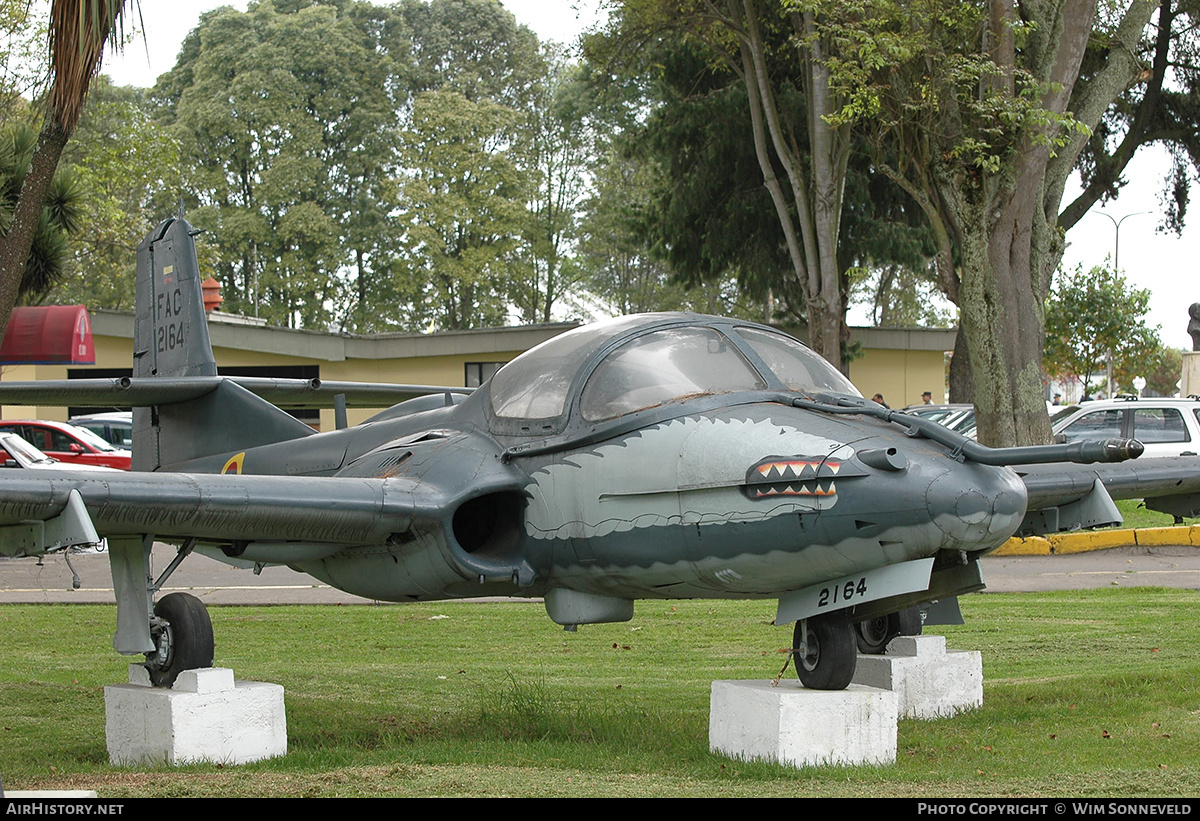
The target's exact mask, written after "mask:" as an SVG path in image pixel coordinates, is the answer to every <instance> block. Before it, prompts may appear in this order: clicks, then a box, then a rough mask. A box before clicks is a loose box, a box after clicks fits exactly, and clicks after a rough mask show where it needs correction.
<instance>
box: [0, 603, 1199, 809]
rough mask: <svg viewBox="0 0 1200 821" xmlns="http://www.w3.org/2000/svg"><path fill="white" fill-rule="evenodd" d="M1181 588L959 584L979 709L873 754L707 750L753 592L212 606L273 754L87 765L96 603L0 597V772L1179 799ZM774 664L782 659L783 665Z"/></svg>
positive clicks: (1183, 662) (103, 676)
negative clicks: (737, 598)
mask: <svg viewBox="0 0 1200 821" xmlns="http://www.w3.org/2000/svg"><path fill="white" fill-rule="evenodd" d="M1198 605H1200V592H1196V591H1176V590H1172V591H1167V590H1160V589H1147V588H1142V589H1113V590H1099V591H1084V592H1061V593H1047V594H982V595H974V596H969V597H966V598H964V599H963V601H962V606H963V611H964V615H965V616H966V619H967V622H968V623H967V625H965V626H962V627H956V628H945V631H946V635H947V636H948V642H949V646H950V647H952V648H961V649H977V650H981V651H983V659H984V678H985V684H984V705H983V707H982V708H981V709H978V710H975V711H972V712H969V713H966V714H962V715H959V716H957V717H954V718H949V719H939V720H936V721H907V720H906V721H902V722H901V724H900V728H899V743H898V760H897V762H896V764H895V765H893V766H879V767H875V766H871V767H815V768H804V769H801V770H797V769H794V768H790V767H784V766H778V765H773V764H765V763H745V762H740V761H734V760H730V759H728V758H725V757H723V756H719V755H714V754H711V753H709V751H708V702H709V688H710V683H711V682H712V681H713V680H714V679H730V678H732V679H755V678H757V679H766V678H773V677H774V676H775V675H776V674H777V673H778V672H779V670H780V668H781V667H782V665H783V663H784V659H785V654H784V653H782V652H781V650H782V649H783V648H784V647H786V645H787V644H788V643H789V638H790V634H791V631H790V629H783V628H780V629H776V628H775V627H774V626H772V624H771V620H772V618H773V616H774V605H773V603H769V602H735V603H730V602H719V603H713V602H682V603H660V602H639V603H638V606H637V614H636V616H635V617H634V620H633V621H632V622H629V623H626V624H620V625H594V626H588V627H581V628H580V630H579V632H578V633H574V634H572V633H566V632H563V631H562V630H560V629H558V628H557V627H556V626H555V625H554V624H552V623H551V622H550V621H549V620H548V619H547V618H546V616H545V613H544V611H543V609H542V607H541V605H540V604H532V603H530V604H525V603H497V604H467V603H442V604H429V605H397V606H378V607H370V606H354V607H319V606H304V607H262V608H248V607H218V608H213V609H212V610H211V612H212V616H213V621H214V625H215V630H216V636H217V648H216V663H217V664H218V665H219V666H225V667H231V668H233V670H234V672H235V673H236V675H237V676H238V678H241V679H253V680H261V681H273V682H277V683H280V684H282V685H283V686H284V687H285V690H286V703H287V721H288V743H289V752H288V755H287V756H285V757H283V758H281V759H277V760H274V761H268V762H261V763H258V764H253V765H247V766H242V767H227V768H222V767H218V766H214V765H194V766H187V767H179V768H176V769H173V770H163V769H156V768H153V767H139V768H117V767H112V766H110V765H109V764H108V763H107V753H106V750H105V740H104V694H103V686H104V685H105V684H109V683H119V682H122V681H123V680H124V665H125V661H126V660H125V659H123V658H121V657H119V656H117V655H116V654H115V653H114V652H112V651H111V650H109V649H108V648H110V647H111V644H110V640H111V631H112V628H113V619H114V609H113V608H111V607H102V606H80V605H71V606H65V605H64V606H54V605H28V606H25V605H20V606H18V605H9V606H4V607H0V630H2V631H3V633H2V634H3V635H4V637H5V652H4V653H3V655H2V657H0V776H2V777H3V782H4V785H5V787H6V788H9V789H31V788H73V789H81V788H91V789H97V790H99V791H100V794H101V795H102V796H105V797H125V796H309V795H313V796H318V795H320V796H356V795H398V796H399V795H404V796H431V795H456V796H497V795H522V796H543V795H545V796H557V795H562V796H600V795H604V796H610V795H611V796H625V795H629V796H649V795H705V796H708V795H711V796H719V795H725V796H802V795H803V796H808V795H812V796H842V795H844V796H913V797H919V796H1031V795H1036V796H1049V795H1065V796H1145V795H1152V796H1194V795H1198V794H1200V684H1198V683H1197V682H1198V681H1200V620H1198V619H1197V618H1196V613H1197V607H1198ZM787 675H789V676H791V675H793V673H792V672H791V671H790V670H789V671H788V674H787Z"/></svg>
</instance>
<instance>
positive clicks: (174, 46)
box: [105, 0, 1200, 349]
mask: <svg viewBox="0 0 1200 821" xmlns="http://www.w3.org/2000/svg"><path fill="white" fill-rule="evenodd" d="M222 5H231V6H234V7H236V8H239V9H245V8H246V0H234V2H217V0H172V1H171V2H162V0H142V3H141V8H142V17H143V20H144V24H145V30H146V42H143V41H142V40H141V39H140V38H139V39H137V40H135V41H134V42H133V43H131V44H130V45H129V46H128V47H127V48H126V49H125V51H124V52H123V53H122V54H120V55H116V56H110V57H109V58H108V59H107V60H106V62H105V71H107V72H108V73H109V75H110V76H111V77H112V78H113V81H114V82H115V83H117V84H118V85H137V86H150V85H153V84H154V81H155V79H156V78H157V77H158V75H160V74H162V73H163V72H165V71H168V70H169V69H170V68H171V67H172V66H173V65H174V64H175V58H176V57H177V56H178V53H179V46H180V44H181V43H182V42H183V38H184V36H185V35H186V34H187V33H188V32H189V31H190V30H191V29H192V28H193V27H194V26H195V25H196V22H197V20H198V19H199V17H200V14H201V13H202V12H203V11H206V10H208V9H211V8H217V7H218V6H222ZM504 5H505V7H507V8H508V9H509V10H510V11H511V12H512V13H513V15H514V16H516V18H517V19H518V20H519V21H520V22H522V23H524V24H525V25H527V26H529V27H530V28H531V29H533V30H534V31H535V32H536V33H537V35H538V36H539V37H540V38H541V39H543V40H546V39H552V40H557V41H559V42H564V43H570V42H572V41H573V40H574V39H575V37H576V36H578V34H579V33H580V32H581V31H582V30H584V29H585V28H586V27H588V26H590V25H592V24H593V23H594V22H595V21H596V19H597V14H598V12H597V8H598V6H599V5H600V3H599V0H558V2H553V1H552V0H506V2H504ZM147 45H148V46H149V54H147ZM1168 168H1169V165H1168V163H1167V161H1166V159H1165V154H1164V152H1162V151H1158V150H1149V149H1143V150H1142V151H1141V152H1140V153H1139V154H1138V156H1137V157H1136V158H1135V159H1134V161H1133V163H1131V166H1130V169H1129V171H1128V172H1127V173H1126V175H1125V176H1126V179H1127V181H1128V185H1127V186H1126V188H1125V190H1124V193H1122V195H1121V198H1120V200H1119V201H1117V202H1114V203H1110V204H1109V205H1108V206H1106V207H1105V208H1104V209H1103V211H1104V213H1106V214H1109V215H1110V216H1111V217H1112V218H1113V219H1114V220H1122V219H1123V218H1125V217H1126V216H1128V219H1124V221H1123V222H1121V228H1120V259H1119V262H1120V266H1121V268H1122V270H1123V271H1124V272H1125V275H1126V277H1127V279H1128V280H1129V281H1130V282H1131V283H1132V284H1134V285H1136V286H1137V287H1140V288H1147V289H1149V290H1150V291H1151V295H1152V296H1151V301H1150V322H1149V324H1150V325H1151V326H1159V327H1160V328H1161V334H1162V339H1163V342H1164V343H1165V344H1167V345H1171V346H1173V347H1177V348H1186V349H1190V348H1191V337H1189V336H1188V334H1187V322H1188V316H1187V307H1188V305H1190V304H1191V303H1193V302H1200V277H1198V276H1197V275H1196V272H1197V271H1198V270H1200V214H1196V213H1192V214H1191V215H1190V220H1189V222H1190V224H1189V226H1188V228H1187V229H1185V231H1184V234H1183V237H1182V238H1176V237H1174V236H1171V235H1164V234H1162V233H1160V232H1158V230H1157V228H1158V225H1159V223H1160V221H1161V216H1160V215H1161V212H1162V207H1161V205H1160V203H1159V192H1160V191H1161V190H1162V187H1163V176H1164V175H1165V174H1166V172H1167V170H1168ZM1071 196H1072V192H1068V196H1067V200H1068V201H1069V199H1070V197H1071ZM1196 199H1197V200H1200V196H1198V197H1196ZM1096 210H1097V209H1093V212H1092V213H1089V214H1088V215H1087V216H1086V217H1084V218H1083V219H1082V220H1080V222H1079V224H1078V225H1077V226H1076V227H1075V228H1074V229H1072V231H1071V233H1070V234H1069V235H1068V236H1067V242H1068V248H1067V253H1066V257H1065V258H1064V260H1063V266H1064V267H1067V268H1074V267H1075V265H1077V264H1082V265H1084V266H1085V267H1087V268H1090V267H1091V266H1093V265H1103V264H1105V262H1106V260H1107V259H1108V258H1111V257H1113V256H1114V253H1115V250H1116V231H1115V229H1114V226H1113V222H1112V220H1110V219H1108V218H1107V217H1105V216H1102V215H1100V214H1098V213H1095V211H1096ZM1129 215H1132V216H1129ZM1193 266H1195V267H1193ZM851 321H852V322H854V321H858V322H860V323H861V322H864V321H865V320H864V319H863V315H862V314H859V315H854V316H852V317H851Z"/></svg>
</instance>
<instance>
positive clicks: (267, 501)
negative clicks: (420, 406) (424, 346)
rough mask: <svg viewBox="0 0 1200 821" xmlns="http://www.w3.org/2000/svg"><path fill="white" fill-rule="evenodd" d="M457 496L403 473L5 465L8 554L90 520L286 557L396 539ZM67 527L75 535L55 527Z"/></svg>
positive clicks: (47, 543)
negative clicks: (251, 472)
mask: <svg viewBox="0 0 1200 821" xmlns="http://www.w3.org/2000/svg"><path fill="white" fill-rule="evenodd" d="M317 500H319V501H320V503H319V504H316V503H315V502H317ZM452 501H453V500H450V499H448V498H446V495H445V494H443V493H442V492H441V491H439V490H438V489H437V488H436V487H434V486H433V485H430V484H428V483H424V482H419V481H415V480H413V479H410V478H407V477H402V476H401V477H391V478H387V479H375V478H331V477H306V476H256V475H238V474H226V475H221V474H187V473H163V472H158V473H149V472H145V473H143V472H136V471H134V472H128V471H120V472H113V473H107V472H105V473H84V472H81V471H68V470H61V471H60V470H53V471H52V470H23V469H7V470H0V554H3V555H9V556H14V555H15V556H32V555H38V554H40V553H42V552H45V551H46V550H47V549H55V548H62V547H68V546H71V544H72V543H74V544H78V543H86V542H88V541H95V538H94V536H93V537H89V536H86V535H72V534H75V533H76V532H77V531H78V532H80V533H83V534H87V533H91V532H93V531H89V530H88V529H87V527H86V526H84V525H83V523H81V522H80V521H79V520H80V519H88V518H90V522H91V524H92V525H93V526H94V534H95V535H98V536H100V537H105V536H121V535H134V534H142V533H153V534H154V535H155V536H156V537H157V538H159V539H167V540H171V539H187V538H192V537H194V538H197V539H199V540H200V541H201V542H209V543H217V544H230V545H235V546H236V545H238V544H239V543H240V544H242V545H244V544H245V543H247V542H254V543H255V544H254V550H255V553H256V554H257V555H256V556H255V557H253V558H255V560H259V561H278V562H286V561H289V560H292V561H294V560H297V559H299V558H316V557H319V556H321V555H331V554H332V553H335V552H337V551H339V550H342V549H344V548H346V547H350V546H355V545H363V544H383V543H386V542H387V541H388V539H390V538H391V537H393V536H395V535H397V534H404V533H407V532H408V531H409V530H410V529H411V528H412V527H413V526H414V524H415V523H416V522H418V521H420V520H426V521H431V522H433V521H440V520H441V518H442V517H443V516H444V515H445V512H446V510H447V509H448V505H449V504H450V503H451V502H452ZM80 503H82V506H83V508H85V509H86V513H85V514H83V515H81V512H80V510H79V505H80ZM64 529H65V531H66V532H67V534H68V535H67V536H65V537H64V536H61V535H55V534H60V533H61V532H63V531H64ZM73 540H75V541H73ZM272 554H277V555H272Z"/></svg>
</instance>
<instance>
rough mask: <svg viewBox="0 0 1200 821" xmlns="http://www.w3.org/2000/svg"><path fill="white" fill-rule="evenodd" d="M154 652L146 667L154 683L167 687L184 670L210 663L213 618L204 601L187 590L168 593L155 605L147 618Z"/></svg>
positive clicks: (195, 668)
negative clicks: (151, 613) (149, 617)
mask: <svg viewBox="0 0 1200 821" xmlns="http://www.w3.org/2000/svg"><path fill="white" fill-rule="evenodd" d="M150 637H151V638H152V639H153V640H154V652H153V653H147V654H146V670H147V671H148V672H149V673H150V681H151V682H153V683H154V686H155V687H170V686H171V685H173V684H174V683H175V679H176V677H177V676H178V675H179V674H180V673H182V672H183V671H184V670H198V669H200V668H203V667H212V663H213V644H214V642H213V629H212V619H210V618H209V616H208V608H207V607H205V606H204V602H202V601H200V600H199V599H198V598H196V597H195V596H193V595H191V594H189V593H169V594H167V595H166V596H163V597H162V598H161V599H159V600H158V604H156V605H154V618H153V619H151V620H150Z"/></svg>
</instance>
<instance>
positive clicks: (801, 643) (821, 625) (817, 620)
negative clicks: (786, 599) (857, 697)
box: [792, 610, 858, 690]
mask: <svg viewBox="0 0 1200 821" xmlns="http://www.w3.org/2000/svg"><path fill="white" fill-rule="evenodd" d="M792 648H793V650H792V654H793V655H792V657H793V659H794V660H795V662H796V674H797V675H798V676H799V677H800V683H801V684H803V685H804V686H805V687H807V688H809V689H810V690H844V689H846V687H847V685H849V684H850V679H852V678H854V668H855V665H856V664H857V663H858V646H857V644H856V643H855V632H854V626H853V625H852V624H851V623H850V616H849V614H848V613H847V612H846V611H845V610H839V611H836V612H833V613H824V614H822V615H820V616H812V617H811V618H808V619H801V620H800V621H798V622H796V630H795V634H794V635H793V637H792Z"/></svg>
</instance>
